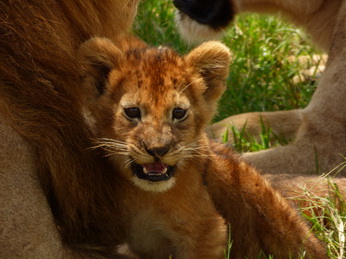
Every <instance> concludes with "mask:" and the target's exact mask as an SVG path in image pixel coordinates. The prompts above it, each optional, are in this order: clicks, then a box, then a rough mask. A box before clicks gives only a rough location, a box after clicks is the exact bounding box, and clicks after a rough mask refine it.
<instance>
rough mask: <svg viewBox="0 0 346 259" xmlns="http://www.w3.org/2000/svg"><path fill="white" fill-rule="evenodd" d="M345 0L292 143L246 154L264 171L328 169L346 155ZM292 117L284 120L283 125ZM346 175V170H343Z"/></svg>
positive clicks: (301, 172) (342, 159) (307, 171)
mask: <svg viewBox="0 0 346 259" xmlns="http://www.w3.org/2000/svg"><path fill="white" fill-rule="evenodd" d="M345 24H346V2H343V4H342V6H341V8H340V11H339V14H338V21H337V26H336V28H335V30H334V33H333V45H332V47H331V49H330V53H329V59H328V63H327V66H326V70H325V71H324V73H323V75H322V78H321V80H320V82H319V85H318V87H317V90H316V92H315V93H314V95H313V97H312V99H311V102H310V104H309V105H308V107H307V108H305V109H304V110H302V111H301V120H302V123H301V125H300V127H299V129H298V131H297V137H296V138H295V139H294V141H292V142H291V143H290V144H288V145H286V146H280V147H276V148H272V149H269V150H264V151H260V152H254V153H245V154H244V155H243V158H244V159H245V160H246V161H248V162H250V163H252V164H253V165H254V166H255V167H257V168H258V169H260V170H262V171H263V172H264V173H270V174H275V173H300V174H304V173H316V172H318V173H320V172H328V171H330V170H332V169H333V168H335V167H336V166H338V165H339V164H340V163H342V162H343V161H344V158H343V156H345V155H346V145H345V143H346V112H345V111H346V101H345V96H346V87H345V84H346V83H345V82H346V73H345V72H344V69H345V67H346V43H345V38H346V25H345ZM288 123H290V122H289V121H287V122H285V121H283V122H282V127H283V128H284V127H285V126H286V125H287V124H288ZM342 174H343V175H345V172H343V173H342Z"/></svg>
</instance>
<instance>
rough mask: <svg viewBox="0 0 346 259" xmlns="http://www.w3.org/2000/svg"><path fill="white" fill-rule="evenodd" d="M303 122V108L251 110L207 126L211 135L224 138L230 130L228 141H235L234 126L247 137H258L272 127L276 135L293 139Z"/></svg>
mask: <svg viewBox="0 0 346 259" xmlns="http://www.w3.org/2000/svg"><path fill="white" fill-rule="evenodd" d="M301 123H302V114H301V110H290V111H278V112H249V113H243V114H238V115H234V116H231V117H228V118H226V119H224V120H222V121H220V122H216V123H214V124H212V125H210V126H209V127H208V128H207V133H208V135H209V137H211V138H215V139H222V138H223V136H224V134H225V133H226V132H228V141H229V142H233V132H232V130H233V127H234V129H235V130H237V131H238V132H244V134H245V137H247V138H249V137H250V138H254V139H258V138H259V136H260V134H261V133H262V132H263V126H264V127H265V128H268V127H270V129H271V131H272V132H273V133H274V135H275V136H277V137H279V138H284V139H286V140H291V139H293V138H295V137H296V135H297V132H298V129H299V126H300V125H301Z"/></svg>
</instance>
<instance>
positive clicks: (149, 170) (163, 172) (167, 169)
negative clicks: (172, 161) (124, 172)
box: [132, 163, 174, 182]
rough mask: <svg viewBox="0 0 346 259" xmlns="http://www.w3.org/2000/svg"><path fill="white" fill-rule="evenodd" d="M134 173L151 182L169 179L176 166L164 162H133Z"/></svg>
mask: <svg viewBox="0 0 346 259" xmlns="http://www.w3.org/2000/svg"><path fill="white" fill-rule="evenodd" d="M132 171H133V172H134V174H135V175H136V176H137V177H138V178H139V179H143V180H148V181H151V182H159V181H167V180H169V179H171V177H172V176H173V174H174V167H173V166H169V165H165V164H162V163H150V164H143V165H140V164H136V163H133V164H132Z"/></svg>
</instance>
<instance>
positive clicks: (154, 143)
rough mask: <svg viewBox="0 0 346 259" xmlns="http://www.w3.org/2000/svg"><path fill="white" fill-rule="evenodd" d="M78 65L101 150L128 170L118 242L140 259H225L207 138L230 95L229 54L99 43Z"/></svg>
mask: <svg viewBox="0 0 346 259" xmlns="http://www.w3.org/2000/svg"><path fill="white" fill-rule="evenodd" d="M129 44H130V43H129ZM79 57H80V59H81V61H82V64H83V66H84V68H85V75H84V87H85V88H84V90H85V93H86V94H85V104H86V105H85V106H86V116H87V117H88V120H89V121H90V124H91V126H92V128H93V130H94V133H95V136H96V137H97V138H98V140H97V146H98V147H102V148H103V149H104V150H106V152H107V156H109V157H110V159H111V160H112V162H113V163H114V165H115V168H121V170H120V171H117V172H115V173H116V174H117V177H118V181H117V184H118V185H117V186H115V187H114V188H117V193H120V194H119V197H118V198H117V199H115V200H118V201H119V204H118V208H119V211H120V214H121V215H120V216H119V219H118V220H119V221H120V222H121V225H122V226H123V227H124V229H123V230H122V232H123V240H121V241H123V242H127V243H128V244H129V246H130V248H131V249H132V250H133V251H134V252H136V253H137V254H138V255H139V256H140V257H141V258H168V257H169V256H170V255H172V256H173V258H179V259H181V258H196V259H197V258H199V259H200V258H206V259H212V258H223V255H224V249H225V245H226V233H227V230H226V225H225V222H224V220H223V219H222V217H221V216H220V215H219V214H218V213H217V211H216V209H215V207H214V205H213V203H212V201H211V199H210V197H209V195H208V192H207V189H206V186H205V184H204V175H203V173H202V172H204V171H205V168H206V167H207V164H208V163H209V157H210V152H211V151H210V148H209V141H208V139H207V137H206V134H205V133H204V130H205V126H206V125H207V123H208V122H209V121H210V119H211V117H212V116H213V114H214V111H215V109H216V105H217V100H218V98H219V97H220V96H221V94H222V93H223V91H224V89H225V79H226V77H227V75H228V68H229V64H230V60H231V58H230V52H229V50H228V49H227V48H226V47H225V46H224V45H223V44H221V43H219V42H207V43H204V44H202V45H200V46H199V47H197V48H195V49H194V50H192V51H191V52H190V53H189V54H188V55H186V56H183V57H181V56H179V55H178V54H176V53H175V52H174V51H172V50H171V49H169V48H162V47H159V48H149V47H142V48H134V49H132V48H130V49H129V50H127V51H121V50H120V49H119V48H117V47H116V46H115V45H114V44H113V43H112V42H111V41H110V40H108V39H105V38H93V39H91V40H89V41H87V42H85V43H84V44H83V45H82V46H81V48H80V50H79ZM116 195H117V194H116Z"/></svg>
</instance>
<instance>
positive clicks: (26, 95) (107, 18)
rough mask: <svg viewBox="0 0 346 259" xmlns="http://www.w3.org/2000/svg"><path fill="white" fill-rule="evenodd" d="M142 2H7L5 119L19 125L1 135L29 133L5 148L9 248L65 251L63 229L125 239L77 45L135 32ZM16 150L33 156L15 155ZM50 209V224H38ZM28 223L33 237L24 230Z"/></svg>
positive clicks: (2, 248)
mask: <svg viewBox="0 0 346 259" xmlns="http://www.w3.org/2000/svg"><path fill="white" fill-rule="evenodd" d="M136 7H137V1H127V0H113V1H105V2H99V1H65V0H59V1H53V0H47V1H30V3H29V2H28V1H2V2H1V3H0V34H1V40H0V56H1V59H0V96H1V97H0V114H1V118H2V120H1V123H2V124H3V127H4V128H5V129H7V130H9V129H12V132H11V131H10V132H9V133H6V132H5V133H4V134H2V136H3V137H2V138H1V139H3V140H7V139H9V140H11V139H13V138H14V139H19V140H22V141H23V143H22V144H21V145H15V144H13V145H11V144H5V145H4V146H2V149H1V153H2V154H4V157H3V158H2V161H1V174H2V178H6V179H7V178H8V182H5V181H0V183H1V188H0V190H1V191H0V193H1V198H0V200H1V209H2V211H3V212H6V213H4V214H3V213H2V214H1V219H0V221H1V222H2V224H1V225H2V226H1V230H0V232H1V239H0V241H1V242H0V257H2V258H10V257H11V256H12V255H13V251H17V252H16V255H17V256H18V257H35V258H43V257H44V258H57V257H60V254H61V251H60V254H57V253H55V252H54V251H57V249H54V247H58V246H60V247H62V244H61V238H62V239H63V240H64V241H65V242H67V243H68V244H69V245H72V246H73V245H74V244H87V245H88V246H90V248H95V249H99V248H100V249H101V248H104V247H108V246H109V244H113V242H114V240H116V239H117V228H118V225H117V224H118V223H117V221H116V217H114V213H115V212H116V209H115V204H114V203H113V201H112V200H111V199H110V198H109V197H111V193H113V192H114V190H113V185H112V182H113V179H112V174H111V175H107V169H106V168H105V165H106V160H105V159H103V158H102V156H100V155H97V154H96V152H94V151H91V150H90V149H88V148H89V147H90V146H91V145H92V142H91V140H90V137H91V136H92V134H91V133H90V131H89V129H88V127H87V126H86V124H85V123H84V120H83V117H82V115H81V109H80V103H79V100H80V94H79V89H80V87H79V86H80V84H79V77H78V74H79V73H78V71H79V69H80V66H79V64H78V62H77V60H76V53H77V47H79V45H80V44H81V43H82V42H83V41H85V40H86V39H88V38H90V37H92V36H95V35H100V36H107V37H109V38H112V39H114V40H116V37H117V35H118V34H122V33H125V32H127V30H128V29H129V27H130V25H131V24H132V21H133V17H134V15H135V11H136ZM7 135H8V137H6V136H7ZM12 135H13V137H11V136H12ZM3 140H2V141H3ZM19 140H18V141H19ZM18 141H17V142H18ZM9 143H10V141H9ZM28 150H29V151H28ZM28 152H29V153H30V155H27V153H28ZM16 153H18V156H20V157H21V158H23V157H26V158H25V160H23V162H21V160H18V161H17V162H16V161H15V162H14V163H11V161H13V159H14V158H15V156H12V154H16ZM5 154H7V155H5ZM5 165H6V166H5ZM21 174H22V179H23V181H24V179H27V180H26V181H27V182H26V184H27V185H28V186H31V187H30V188H28V189H27V194H25V195H24V194H23V193H22V191H18V190H21V189H22V188H25V185H22V184H21V182H20V181H17V180H16V179H17V178H16V177H17V176H15V175H21ZM30 181H31V182H30ZM40 186H41V189H39V187H40ZM33 188H36V189H37V192H36V191H31V190H32V189H33ZM42 190H43V191H44V194H43V193H42ZM8 193H12V194H13V199H14V200H15V199H18V200H21V199H24V200H25V202H23V208H18V206H13V203H12V202H7V198H6V197H8ZM23 195H24V196H23ZM26 196H27V197H26ZM29 198H30V200H28V199H29ZM47 202H48V203H49V205H50V209H51V211H52V212H53V215H54V221H53V217H52V214H51V213H52V212H51V211H50V210H49V209H48V208H47ZM31 211H32V212H31ZM40 212H41V213H42V217H43V218H45V220H46V221H45V222H46V223H47V224H42V225H39V226H37V224H36V223H35V221H34V219H35V218H36V216H35V214H36V213H40ZM5 214H6V215H5ZM3 217H5V218H3ZM37 220H39V217H37ZM95 222H98V224H95ZM48 223H50V225H49V224H48ZM56 225H58V228H57V227H56ZM14 226H15V229H14ZM46 226H49V227H46ZM36 227H37V228H38V229H37V231H35V229H36ZM28 229H31V231H32V236H31V237H30V236H28V235H26V234H24V233H25V232H26V231H27V230H28ZM58 229H59V233H60V235H61V237H60V236H59V235H57V230H58ZM14 230H15V231H14ZM43 231H48V233H47V234H46V235H47V238H46V240H47V243H46V244H47V245H46V246H45V247H46V248H48V247H49V245H50V246H51V248H52V250H49V249H40V248H39V245H38V243H39V238H40V237H42V238H43V237H44V236H46V235H41V234H40V233H42V232H43ZM49 231H51V233H50V235H49ZM22 233H23V235H22ZM36 239H37V240H36ZM6 240H11V242H7V241H6ZM42 247H43V246H42Z"/></svg>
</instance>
